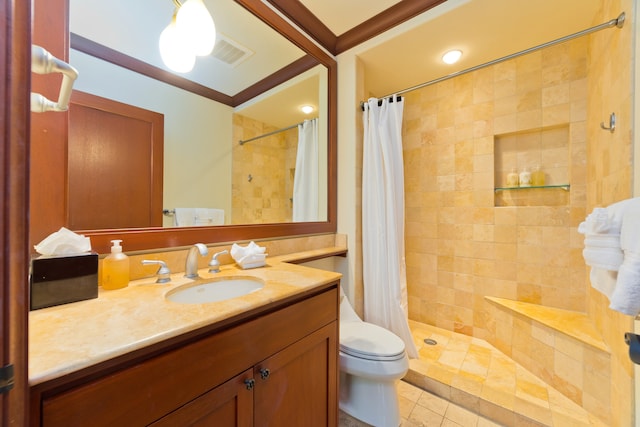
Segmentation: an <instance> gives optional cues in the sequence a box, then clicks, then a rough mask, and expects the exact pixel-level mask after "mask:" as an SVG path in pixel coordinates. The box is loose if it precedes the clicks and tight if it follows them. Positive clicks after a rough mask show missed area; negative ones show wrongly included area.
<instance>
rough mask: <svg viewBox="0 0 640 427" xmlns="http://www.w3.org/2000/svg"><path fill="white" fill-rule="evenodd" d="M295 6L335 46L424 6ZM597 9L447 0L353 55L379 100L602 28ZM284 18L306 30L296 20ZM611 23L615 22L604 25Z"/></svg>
mask: <svg viewBox="0 0 640 427" xmlns="http://www.w3.org/2000/svg"><path fill="white" fill-rule="evenodd" d="M269 1H270V2H271V3H291V2H279V1H278V0H269ZM299 3H301V4H303V5H304V7H305V8H306V9H307V10H308V11H309V12H310V13H311V14H312V15H314V16H316V17H317V18H319V20H320V21H321V22H322V23H323V24H324V25H325V26H326V28H327V29H329V30H330V31H331V32H332V33H333V34H334V35H335V36H336V39H337V42H336V45H337V46H339V45H340V42H341V38H344V37H347V36H349V37H350V38H353V37H354V36H353V32H354V29H355V28H357V27H358V25H360V24H362V23H363V22H366V24H365V27H366V26H371V27H373V26H375V23H376V22H377V21H383V20H384V19H385V16H388V15H390V14H391V13H392V12H393V11H394V8H395V9H398V8H399V7H401V6H403V5H404V4H408V3H423V4H425V3H429V2H428V1H425V0H418V1H412V0H403V1H393V0H349V1H344V0H300V1H299ZM432 3H437V2H432ZM601 6H602V1H601V0H561V1H558V0H537V1H530V0H446V1H444V2H441V3H440V4H436V5H435V6H434V7H433V8H431V9H430V10H428V11H426V12H424V13H422V14H421V15H420V16H417V17H413V19H412V20H411V21H409V22H405V23H404V24H403V25H402V26H403V29H406V31H404V32H400V31H399V28H395V29H392V30H391V31H389V32H388V33H386V34H383V35H382V36H379V37H378V38H377V39H373V40H369V41H363V42H361V43H360V45H357V46H355V47H352V48H351V49H353V51H354V52H356V53H357V55H358V57H359V58H360V59H361V60H362V62H363V63H364V66H365V79H366V85H367V88H368V89H369V90H370V92H371V95H372V96H378V97H381V96H384V95H390V94H393V93H394V92H396V91H400V90H403V89H406V88H410V87H413V86H415V85H418V84H421V83H424V82H428V81H430V80H433V79H436V78H439V77H442V76H446V75H449V74H451V73H454V72H457V71H460V70H464V69H467V68H470V67H473V66H476V65H479V64H483V63H486V62H489V61H492V60H495V59H498V58H502V57H504V56H507V55H510V54H513V53H515V52H519V51H522V50H525V49H529V48H532V47H534V46H538V45H540V44H543V43H547V42H549V41H552V40H555V39H558V38H561V37H564V36H566V35H570V34H574V33H576V32H579V31H582V30H584V29H586V28H589V27H592V26H594V25H598V24H601V23H602V22H594V16H596V14H597V12H598V11H599V8H600V7H601ZM281 10H282V8H281ZM620 12H623V11H620ZM628 12H630V11H628ZM283 13H285V14H286V11H283ZM300 13H301V12H300V11H297V14H298V15H300ZM289 17H290V18H291V19H292V20H294V21H297V23H298V24H299V25H301V26H304V23H303V22H302V20H300V19H297V18H296V17H295V16H289ZM614 18H617V16H611V17H607V20H608V19H614ZM361 27H362V26H361ZM359 31H364V29H363V28H359ZM389 34H392V35H393V37H390V36H389ZM453 48H456V49H460V50H462V51H463V57H462V59H461V60H460V62H459V63H458V64H456V65H454V66H451V65H446V64H444V63H442V62H441V60H440V58H441V56H442V54H443V53H444V52H446V51H447V50H449V49H453ZM338 50H339V48H338ZM338 53H342V52H338Z"/></svg>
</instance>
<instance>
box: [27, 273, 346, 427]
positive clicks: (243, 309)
mask: <svg viewBox="0 0 640 427" xmlns="http://www.w3.org/2000/svg"><path fill="white" fill-rule="evenodd" d="M220 274H221V275H222V276H229V277H235V276H237V275H238V274H242V275H243V276H251V277H254V278H256V279H260V280H263V281H264V283H265V286H264V288H263V289H261V290H260V291H259V292H254V293H251V294H248V295H245V296H242V297H239V298H235V299H233V300H228V301H222V302H215V303H209V304H177V303H173V302H170V301H167V300H166V299H165V298H164V295H166V292H168V291H170V290H171V289H174V288H175V287H177V286H180V285H181V284H183V283H184V282H185V281H186V280H187V279H183V278H178V279H177V280H175V283H174V284H172V285H170V286H166V287H164V286H163V285H158V284H155V283H152V282H151V281H150V280H146V281H145V280H142V281H137V282H132V284H131V285H130V286H129V287H128V288H125V289H122V290H117V291H110V292H109V291H107V292H101V294H100V296H99V298H97V299H96V300H90V301H82V302H79V303H74V304H68V305H67V306H59V307H51V308H48V309H44V310H38V311H34V312H32V313H31V319H30V324H31V328H32V333H31V334H30V335H31V336H30V346H31V349H30V375H29V376H30V382H31V409H30V413H31V425H33V426H86V425H92V426H99V425H105V426H107V425H108V426H114V425H127V426H135V425H153V426H177V425H192V424H197V423H201V424H198V425H216V426H252V425H308V426H309V425H318V426H336V425H337V412H338V408H337V403H338V398H337V390H338V389H337V386H338V366H337V363H338V348H337V346H338V304H339V295H340V292H339V288H338V287H339V280H340V275H339V274H337V273H331V272H325V271H320V270H315V269H310V268H306V267H301V266H296V265H291V264H286V263H273V265H268V266H267V267H265V268H260V269H255V270H248V271H238V270H236V269H235V267H233V266H224V267H223V271H222V272H221V273H220ZM180 277H181V276H180ZM105 310H106V312H105ZM117 317H121V318H120V319H117ZM119 326H122V329H121V330H119V331H118V330H114V328H117V327H119ZM65 339H66V342H60V341H61V340H65Z"/></svg>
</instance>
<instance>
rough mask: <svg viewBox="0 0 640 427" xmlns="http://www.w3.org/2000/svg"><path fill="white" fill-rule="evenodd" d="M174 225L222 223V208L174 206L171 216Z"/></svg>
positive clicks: (191, 225)
mask: <svg viewBox="0 0 640 427" xmlns="http://www.w3.org/2000/svg"><path fill="white" fill-rule="evenodd" d="M173 222H174V225H175V226H176V227H193V226H207V225H224V210H223V209H209V208H176V209H175V214H174V216H173Z"/></svg>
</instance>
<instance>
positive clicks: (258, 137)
mask: <svg viewBox="0 0 640 427" xmlns="http://www.w3.org/2000/svg"><path fill="white" fill-rule="evenodd" d="M303 123H304V121H302V122H300V123H296V124H295V125H291V126H287V127H286V128H282V129H277V130H274V131H271V132H269V133H265V134H264V135H258V136H254V137H253V138H249V139H241V140H240V141H238V142H239V143H240V145H243V144H245V143H247V142H250V141H254V140H256V139H260V138H264V137H266V136H271V135H275V134H276V133H280V132H284V131H285V130H289V129H293V128H295V127H298V126H299V125H301V124H303Z"/></svg>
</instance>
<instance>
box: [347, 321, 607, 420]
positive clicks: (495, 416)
mask: <svg viewBox="0 0 640 427" xmlns="http://www.w3.org/2000/svg"><path fill="white" fill-rule="evenodd" d="M409 323H410V327H411V331H412V334H413V337H414V341H415V342H416V345H417V347H418V351H419V354H420V358H419V359H412V360H411V361H410V369H409V372H408V373H407V375H406V376H405V378H404V380H403V381H400V382H399V385H398V394H399V399H400V413H401V417H402V424H401V427H416V426H429V427H430V426H440V427H456V426H462V427H472V426H476V427H489V426H516V427H542V426H546V427H583V426H584V427H606V426H605V424H604V423H602V422H601V421H600V420H598V418H596V417H595V416H593V415H592V414H589V413H587V412H586V411H585V410H584V409H583V408H581V407H580V406H578V405H577V404H575V403H574V402H572V401H571V400H570V399H568V398H567V397H565V396H564V395H562V394H561V393H560V392H558V391H557V390H555V389H553V388H552V387H550V386H549V385H547V384H546V383H545V382H543V381H542V380H540V379H539V378H537V377H536V376H534V375H533V374H531V373H530V372H529V371H527V370H526V369H524V368H523V367H521V366H520V365H518V364H516V363H515V362H514V361H513V360H511V359H510V358H508V357H507V356H505V355H504V354H503V353H502V352H500V351H499V350H497V349H495V348H494V347H493V346H491V345H490V344H488V343H487V342H485V341H483V340H480V339H477V338H473V337H469V336H467V335H462V334H457V333H455V332H451V331H447V330H444V329H440V328H436V327H434V326H431V325H426V324H423V323H418V322H414V321H409ZM426 338H430V339H433V340H435V341H436V342H437V344H435V345H427V344H425V342H424V340H425V339H426ZM340 427H367V425H366V424H363V423H361V422H359V421H358V420H355V419H353V418H351V417H349V416H348V415H346V414H344V413H342V412H341V413H340Z"/></svg>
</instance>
